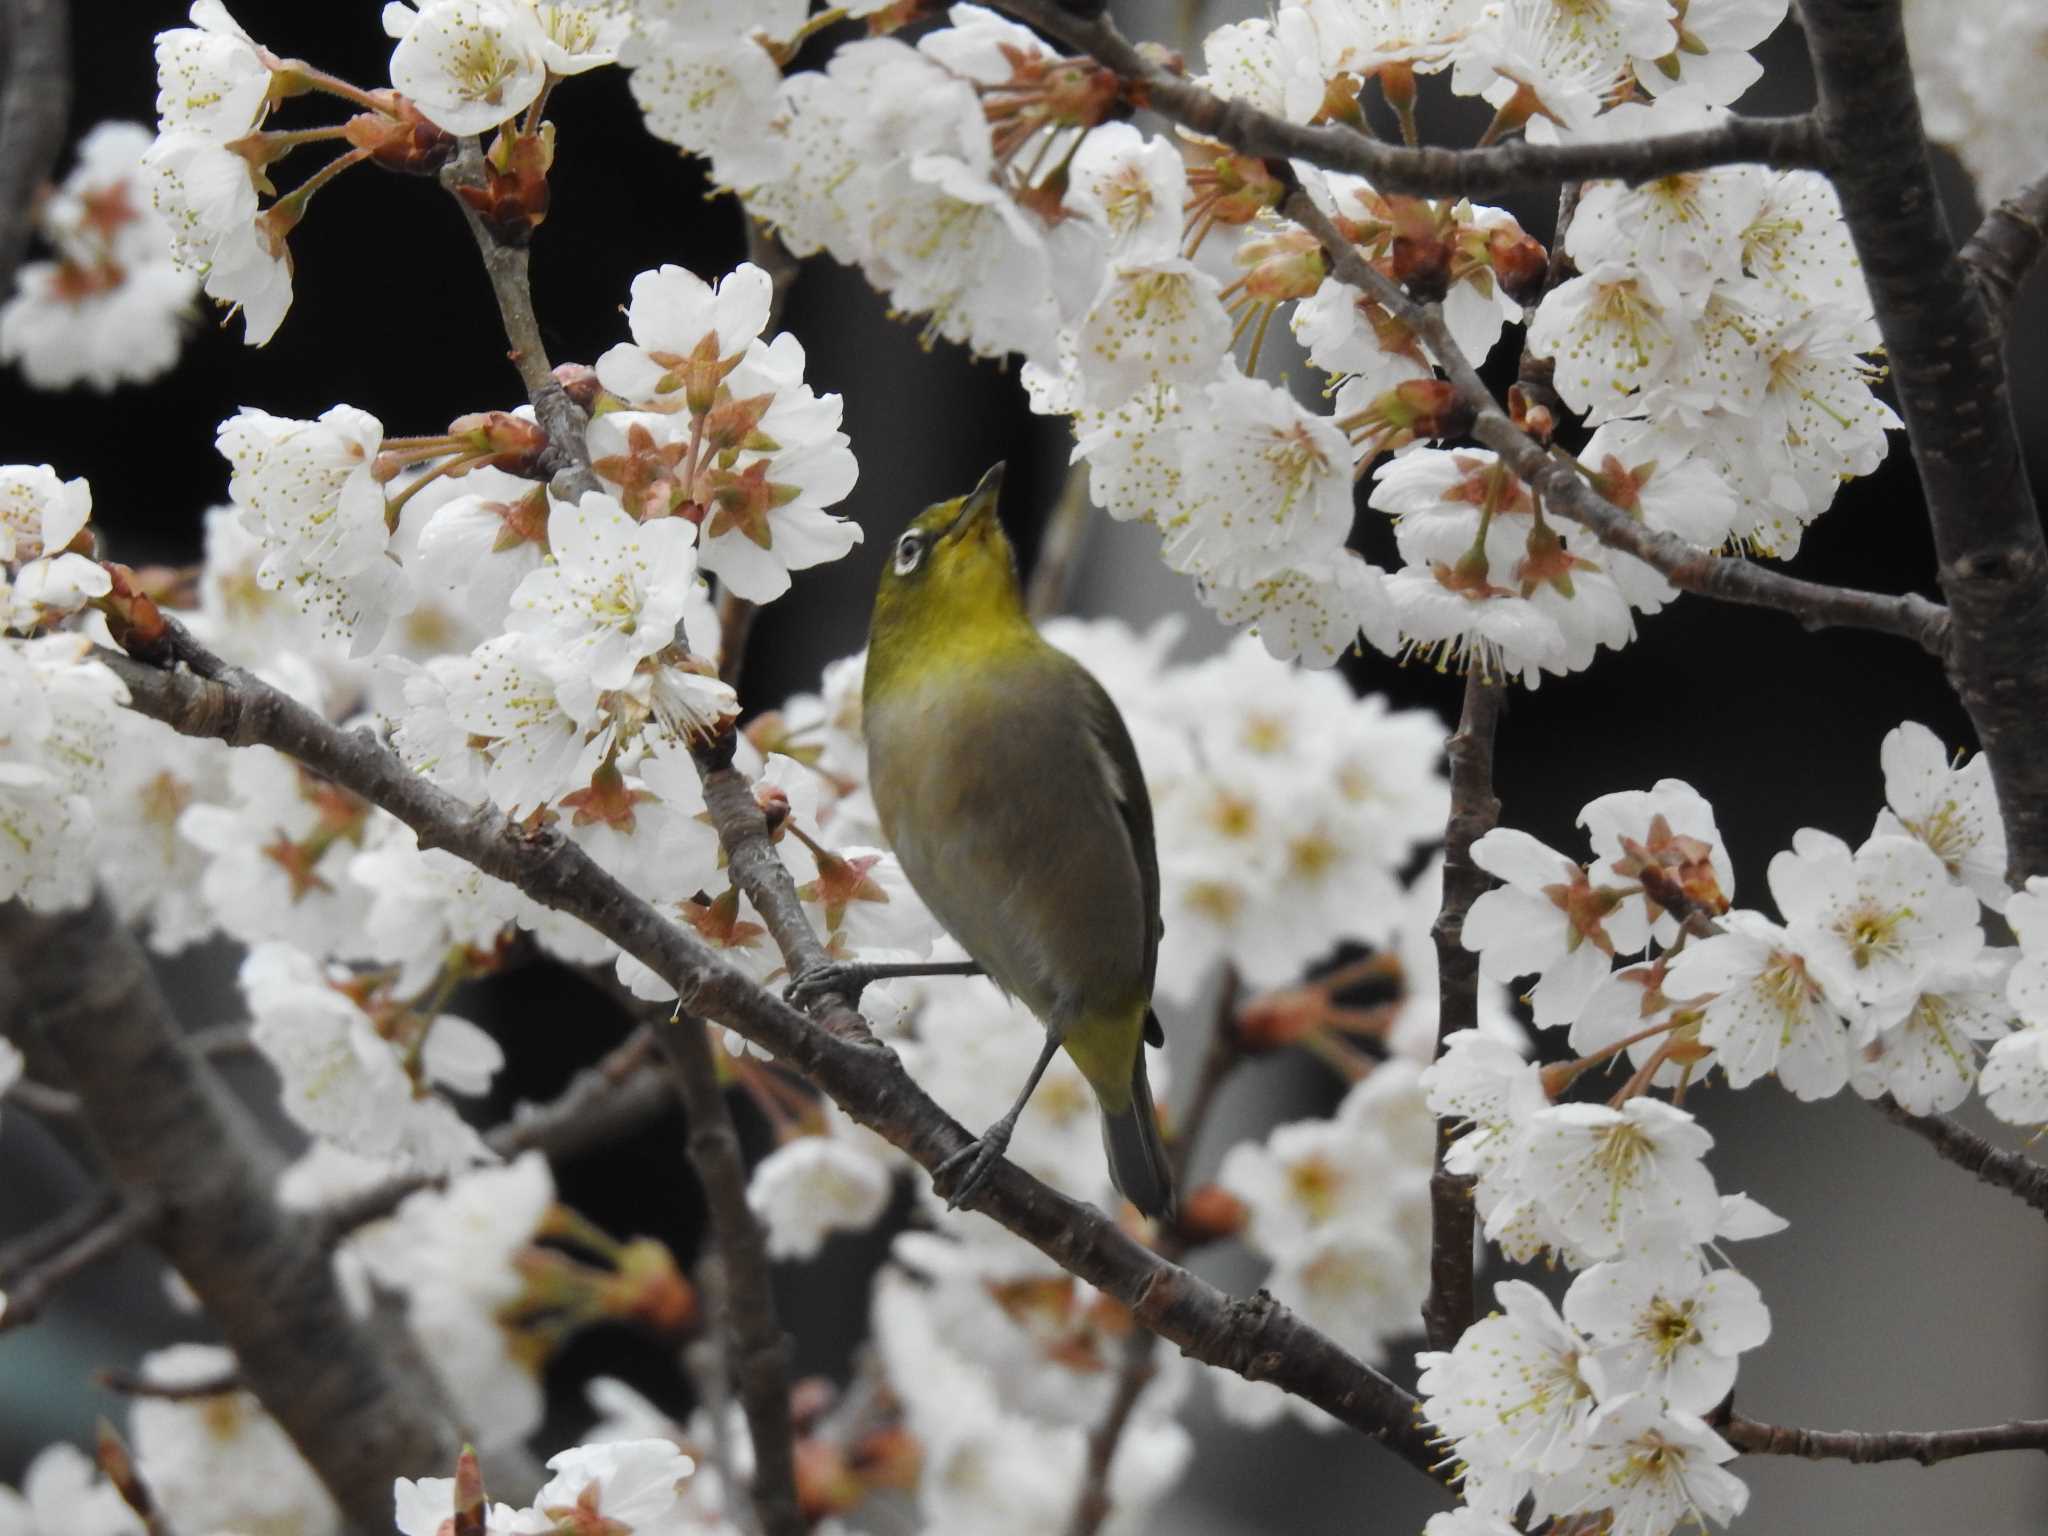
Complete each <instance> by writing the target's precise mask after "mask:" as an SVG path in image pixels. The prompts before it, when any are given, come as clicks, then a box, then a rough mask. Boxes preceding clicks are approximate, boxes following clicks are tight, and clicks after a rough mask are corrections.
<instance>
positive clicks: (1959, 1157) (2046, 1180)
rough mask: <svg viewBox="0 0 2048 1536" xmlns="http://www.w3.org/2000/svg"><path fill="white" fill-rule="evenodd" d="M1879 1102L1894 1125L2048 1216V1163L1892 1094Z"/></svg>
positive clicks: (1984, 1180) (1958, 1165)
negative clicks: (1994, 1142)
mask: <svg viewBox="0 0 2048 1536" xmlns="http://www.w3.org/2000/svg"><path fill="white" fill-rule="evenodd" d="M1876 1102H1877V1107H1878V1108H1879V1109H1880V1110H1882V1111H1883V1112H1884V1116H1885V1118H1886V1119H1888V1120H1890V1121H1891V1122H1892V1124H1894V1125H1902V1126H1904V1127H1905V1128H1906V1129H1907V1130H1909V1131H1911V1132H1912V1133H1913V1134H1914V1135H1915V1136H1918V1137H1920V1138H1921V1139H1922V1140H1923V1141H1925V1142H1926V1143H1927V1144H1928V1145H1929V1146H1931V1147H1933V1148H1934V1150H1935V1151H1936V1152H1938V1153H1940V1154H1941V1155H1942V1156H1943V1157H1944V1158H1946V1159H1947V1160H1948V1161H1949V1162H1952V1163H1954V1164H1955V1165H1956V1166H1957V1167H1958V1168H1961V1169H1962V1170H1964V1171H1965V1172H1966V1173H1973V1174H1975V1175H1976V1176H1977V1177H1978V1178H1979V1179H1981V1180H1982V1181H1983V1182H1984V1183H1986V1184H1989V1185H1992V1186H1993V1187H1994V1188H1997V1189H2003V1190H2009V1191H2011V1192H2012V1193H2013V1194H2015V1195H2017V1196H2018V1197H2019V1198H2020V1199H2022V1200H2024V1201H2025V1202H2026V1203H2027V1204H2028V1205H2030V1206H2032V1207H2033V1208H2034V1209H2035V1210H2037V1211H2040V1212H2041V1213H2042V1214H2044V1215H2048V1165H2043V1164H2041V1163H2037V1162H2035V1161H2034V1160H2033V1159H2032V1158H2031V1157H2028V1156H2027V1155H2026V1154H2025V1153H2023V1152H2004V1151H2001V1150H1999V1149H1998V1148H1997V1147H1994V1146H1993V1145H1992V1144H1991V1143H1990V1142H1988V1141H1986V1140H1985V1139H1984V1138H1983V1137H1982V1136H1979V1135H1978V1134H1977V1133H1976V1132H1975V1131H1972V1130H1969V1129H1967V1128H1966V1127H1964V1126H1961V1125H1958V1124H1957V1123H1956V1122H1955V1121H1953V1120H1951V1119H1950V1118H1949V1117H1948V1116H1947V1115H1916V1114H1914V1113H1913V1112H1912V1111H1911V1110H1910V1109H1907V1108H1906V1107H1905V1106H1904V1105H1903V1104H1900V1103H1899V1102H1898V1101H1897V1100H1896V1099H1894V1098H1892V1097H1891V1096H1890V1095H1886V1096H1885V1097H1883V1098H1881V1099H1879V1100H1877V1101H1876Z"/></svg>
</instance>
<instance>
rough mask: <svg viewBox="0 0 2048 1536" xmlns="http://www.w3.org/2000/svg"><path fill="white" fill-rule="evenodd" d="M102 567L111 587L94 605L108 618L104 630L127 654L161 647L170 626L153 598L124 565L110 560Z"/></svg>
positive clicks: (103, 563)
mask: <svg viewBox="0 0 2048 1536" xmlns="http://www.w3.org/2000/svg"><path fill="white" fill-rule="evenodd" d="M102 566H103V568H104V569H105V571H106V573H107V575H108V577H109V578H111V579H112V581H113V584H114V585H113V588H112V590H111V591H109V592H108V593H107V595H106V596H105V597H102V598H100V599H99V600H98V601H97V602H96V603H94V605H93V606H94V607H96V608H98V609H99V610H100V612H101V613H103V614H105V615H106V616H107V628H108V630H109V631H111V632H112V634H113V636H114V638H115V639H116V640H118V641H119V642H120V643H121V645H122V646H123V647H124V648H125V649H127V650H130V651H133V650H135V649H137V648H138V647H140V648H142V649H148V648H149V647H151V646H155V645H159V644H161V643H162V641H163V639H164V636H165V635H166V634H167V633H169V630H170V625H169V624H168V623H167V622H166V621H165V619H164V615H163V610H162V609H160V608H158V607H157V605H156V599H154V598H152V597H151V596H150V595H149V594H148V593H147V592H146V591H144V590H143V588H142V584H141V583H140V582H139V581H138V580H137V578H136V574H135V572H134V571H132V570H130V569H129V568H128V567H127V566H125V565H120V564H117V563H116V562H114V561H112V560H108V561H104V562H102Z"/></svg>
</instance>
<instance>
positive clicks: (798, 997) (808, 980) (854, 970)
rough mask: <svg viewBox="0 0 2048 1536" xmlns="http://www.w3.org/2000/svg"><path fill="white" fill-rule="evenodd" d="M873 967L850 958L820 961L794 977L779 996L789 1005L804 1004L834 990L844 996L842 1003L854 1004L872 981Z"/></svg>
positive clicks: (858, 1004)
mask: <svg viewBox="0 0 2048 1536" xmlns="http://www.w3.org/2000/svg"><path fill="white" fill-rule="evenodd" d="M875 979H876V977H875V967H874V966H872V965H861V964H859V963H858V962H856V961H851V960H834V961H830V962H828V963H827V964H824V965H814V966H812V967H811V968H810V969H809V970H808V971H805V972H804V973H803V974H802V975H801V976H798V977H796V978H794V979H793V980H792V981H791V982H790V984H789V985H788V986H786V987H784V988H783V989H782V996H783V1000H784V1001H785V1002H787V1003H789V1004H790V1005H791V1006H792V1007H796V1008H808V1007H810V1006H811V1004H813V1003H815V1002H816V1001H817V1000H818V999H819V998H821V997H824V996H825V995H826V994H828V993H832V992H836V993H838V994H839V995H840V996H841V997H843V998H845V999H846V1006H847V1007H849V1008H858V1007H859V1006H860V995H861V993H863V992H865V991H866V990H867V986H868V983H869V982H871V981H874V980H875Z"/></svg>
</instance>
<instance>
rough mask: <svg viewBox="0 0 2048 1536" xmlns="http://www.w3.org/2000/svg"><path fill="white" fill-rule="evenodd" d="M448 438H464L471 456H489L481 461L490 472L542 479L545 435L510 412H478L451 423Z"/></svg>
mask: <svg viewBox="0 0 2048 1536" xmlns="http://www.w3.org/2000/svg"><path fill="white" fill-rule="evenodd" d="M448 435H449V436H450V437H459V438H462V439H464V440H465V443H466V445H467V446H468V448H469V450H470V452H472V453H489V454H490V455H491V457H490V458H488V459H486V460H485V461H484V462H485V463H486V464H488V465H489V466H490V467H491V468H493V469H502V470H504V471H505V472H506V473H507V474H510V475H521V476H524V477H525V478H527V479H529V480H531V479H538V478H541V477H542V474H543V471H542V468H541V457H542V455H544V454H545V453H546V452H547V450H548V434H547V428H545V427H543V426H542V425H541V424H540V423H539V422H537V421H528V420H527V419H526V418H525V417H524V416H515V415H513V414H512V413H511V412H510V411H477V412H473V413H472V414H470V415H468V416H462V417H458V418H457V419H456V420H454V421H452V422H450V423H449V424H448Z"/></svg>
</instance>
